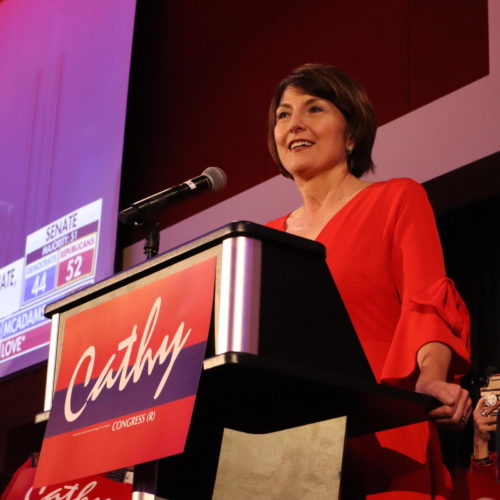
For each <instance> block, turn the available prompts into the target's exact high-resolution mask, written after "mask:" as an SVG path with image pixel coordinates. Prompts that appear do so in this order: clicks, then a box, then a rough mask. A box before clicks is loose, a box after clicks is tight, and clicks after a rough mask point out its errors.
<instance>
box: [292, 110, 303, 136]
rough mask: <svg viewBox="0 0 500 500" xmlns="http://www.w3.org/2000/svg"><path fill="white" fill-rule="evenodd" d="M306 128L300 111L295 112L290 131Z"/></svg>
mask: <svg viewBox="0 0 500 500" xmlns="http://www.w3.org/2000/svg"><path fill="white" fill-rule="evenodd" d="M300 130H304V121H303V120H302V115H301V114H300V113H293V114H292V116H291V119H290V132H297V131H300Z"/></svg>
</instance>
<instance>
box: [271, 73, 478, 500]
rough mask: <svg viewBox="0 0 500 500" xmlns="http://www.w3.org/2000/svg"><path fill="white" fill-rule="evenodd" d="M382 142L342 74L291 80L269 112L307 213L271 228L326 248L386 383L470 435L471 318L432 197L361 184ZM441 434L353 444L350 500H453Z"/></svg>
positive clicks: (422, 432)
mask: <svg viewBox="0 0 500 500" xmlns="http://www.w3.org/2000/svg"><path fill="white" fill-rule="evenodd" d="M375 131H376V124H375V117H374V113H373V109H372V106H371V104H370V102H369V100H368V98H367V96H366V93H365V91H364V90H363V89H362V87H361V86H359V84H357V83H356V82H354V81H353V80H352V79H351V78H349V77H348V76H347V75H345V74H344V73H342V72H341V71H339V70H338V69H336V68H334V67H332V66H323V65H312V64H309V65H305V66H302V67H301V68H298V69H297V70H296V71H295V72H294V73H292V74H291V75H290V76H288V77H287V78H285V79H284V80H283V81H282V82H281V83H280V85H279V87H278V89H277V91H276V93H275V95H274V98H273V101H272V103H271V107H270V113H269V146H270V151H271V154H272V156H273V157H274V159H275V160H276V162H277V163H278V165H279V168H280V171H281V173H282V174H283V175H285V176H286V177H289V178H290V179H292V180H293V181H294V182H295V185H296V186H297V189H298V190H299V191H300V194H301V195H302V200H303V204H302V206H301V207H299V208H298V209H297V210H295V211H294V212H292V213H291V214H288V215H286V216H284V217H281V218H280V219H277V220H275V221H272V222H270V223H269V224H268V225H269V226H270V227H273V228H276V229H280V230H283V231H287V232H289V233H292V234H295V235H298V236H302V237H305V238H310V239H313V240H316V241H319V242H321V243H323V244H324V245H325V247H326V249H327V263H328V266H329V269H330V272H331V273H332V276H333V278H334V280H335V282H336V284H337V287H338V289H339V292H340V294H341V296H342V299H343V301H344V303H345V306H346V308H347V311H348V313H349V316H350V318H351V321H352V323H353V325H354V328H355V330H356V333H357V335H358V337H359V339H360V341H361V344H362V346H363V348H364V351H365V353H366V356H367V358H368V360H369V363H370V365H371V368H372V370H373V373H374V375H375V377H376V379H377V380H378V381H379V382H381V383H387V384H391V385H395V386H398V387H402V388H405V389H409V390H415V391H417V392H421V393H424V394H428V395H431V396H434V397H435V398H437V399H438V400H439V401H441V402H442V406H440V407H438V408H437V409H435V410H434V411H432V412H431V413H430V414H429V419H430V420H431V421H434V422H438V423H440V424H442V425H447V426H452V427H456V428H460V427H462V426H463V425H464V423H465V422H466V421H467V419H468V418H469V416H470V413H471V402H470V398H469V395H468V393H467V391H465V390H464V389H462V388H461V387H460V386H459V385H457V384H455V383H453V376H454V375H457V374H461V373H463V372H464V371H465V370H466V369H467V367H468V358H469V347H468V336H469V317H468V312H467V308H466V307H465V304H464V303H463V301H462V299H461V298H460V296H459V294H458V292H457V291H456V290H455V287H454V285H453V282H452V281H451V280H450V279H448V278H446V275H445V270H444V263H443V257H442V251H441V246H440V241H439V236H438V233H437V230H436V225H435V221H434V215H433V212H432V208H431V207H430V204H429V201H428V199H427V197H426V194H425V192H424V190H423V188H422V187H421V186H420V185H419V184H417V183H416V182H414V181H412V180H410V179H393V180H389V181H383V182H374V183H370V182H366V181H364V180H362V179H361V177H362V175H363V174H365V173H366V172H367V171H369V170H371V169H372V168H373V163H372V159H371V150H372V146H373V142H374V139H375ZM387 411H391V409H390V408H388V409H387ZM367 418H369V416H367ZM434 422H424V423H420V424H415V425H410V426H406V427H402V428H398V429H392V430H388V431H383V432H378V433H376V434H373V435H369V436H363V437H359V438H353V439H349V440H348V443H347V446H346V452H345V459H344V470H343V485H342V497H343V498H346V499H349V500H351V499H357V498H370V499H392V498H394V499H398V500H404V499H412V500H413V499H415V500H417V499H429V498H435V499H445V498H449V497H450V496H451V490H452V485H451V480H450V477H449V474H448V472H447V470H446V469H445V467H444V465H443V464H442V461H441V454H440V448H439V442H438V439H437V434H436V429H435V427H434Z"/></svg>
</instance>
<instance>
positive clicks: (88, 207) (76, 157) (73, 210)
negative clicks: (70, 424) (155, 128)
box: [0, 0, 135, 377]
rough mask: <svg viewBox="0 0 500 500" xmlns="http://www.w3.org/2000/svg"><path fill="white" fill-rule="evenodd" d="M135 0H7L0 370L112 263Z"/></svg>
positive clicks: (1, 23)
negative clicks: (60, 301)
mask: <svg viewBox="0 0 500 500" xmlns="http://www.w3.org/2000/svg"><path fill="white" fill-rule="evenodd" d="M134 14H135V0H106V1H105V2H103V1H101V0H46V1H43V2H40V1H38V0H16V1H0V75H1V77H0V130H1V131H2V133H1V134H0V151H1V154H0V231H1V237H0V338H1V343H0V377H1V376H5V375H7V374H10V373H12V372H14V371H17V370H20V369H22V368H25V367H27V366H29V365H31V364H34V363H37V362H40V361H43V360H44V359H46V357H47V349H48V347H47V346H48V340H49V326H50V324H49V323H48V321H47V320H46V319H45V318H44V316H43V308H44V306H45V304H47V303H48V302H50V301H53V300H54V299H56V298H57V297H60V296H62V295H65V294H68V293H70V292H71V291H73V290H75V289H76V288H79V287H82V286H84V285H87V284H89V283H91V282H93V281H94V280H98V279H102V278H104V277H106V276H108V275H110V274H112V272H113V265H114V248H115V234H116V213H117V206H118V190H119V181H120V168H121V158H122V146H123V131H124V121H125V106H126V99H127V88H128V77H129V66H130V53H131V44H132V31H133V21H134Z"/></svg>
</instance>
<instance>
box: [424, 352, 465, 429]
mask: <svg viewBox="0 0 500 500" xmlns="http://www.w3.org/2000/svg"><path fill="white" fill-rule="evenodd" d="M450 361H451V350H450V348H449V347H448V346H447V345H445V344H442V343H441V342H429V343H428V344H425V345H423V346H422V347H421V348H420V349H419V351H418V353H417V364H418V366H419V368H420V374H419V376H418V379H417V383H416V385H415V390H416V391H417V392H421V393H422V394H427V395H428V396H433V397H435V398H436V399H437V400H439V401H441V403H443V404H442V406H439V407H438V408H436V409H434V410H432V411H431V412H430V413H429V418H430V419H432V420H435V421H436V422H438V423H439V424H441V425H445V426H448V427H452V428H455V429H461V428H463V427H464V425H465V424H466V423H467V420H468V419H469V417H470V415H471V413H472V401H471V399H470V397H469V393H468V391H466V390H465V389H463V388H462V387H460V386H459V385H458V384H452V383H450V382H447V381H446V379H447V376H448V367H449V365H450Z"/></svg>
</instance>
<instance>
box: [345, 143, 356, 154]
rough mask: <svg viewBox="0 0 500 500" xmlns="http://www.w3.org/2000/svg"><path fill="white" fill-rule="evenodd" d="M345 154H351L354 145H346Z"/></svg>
mask: <svg viewBox="0 0 500 500" xmlns="http://www.w3.org/2000/svg"><path fill="white" fill-rule="evenodd" d="M346 149H347V156H349V155H351V154H352V152H353V150H354V146H353V145H352V144H351V145H350V146H347V148H346Z"/></svg>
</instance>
